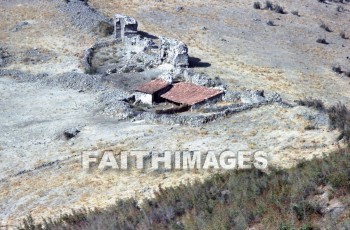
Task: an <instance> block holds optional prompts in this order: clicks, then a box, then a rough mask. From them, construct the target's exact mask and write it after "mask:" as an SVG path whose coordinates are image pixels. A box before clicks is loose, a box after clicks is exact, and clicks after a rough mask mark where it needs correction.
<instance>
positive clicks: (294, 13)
mask: <svg viewBox="0 0 350 230" xmlns="http://www.w3.org/2000/svg"><path fill="white" fill-rule="evenodd" d="M291 13H292V14H293V15H295V16H298V17H300V14H299V12H298V11H297V10H293V11H292V12H291Z"/></svg>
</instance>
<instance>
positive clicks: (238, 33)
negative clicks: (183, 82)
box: [89, 0, 350, 105]
mask: <svg viewBox="0 0 350 230" xmlns="http://www.w3.org/2000/svg"><path fill="white" fill-rule="evenodd" d="M89 2H90V4H92V5H93V6H94V7H96V8H97V9H99V10H101V11H102V12H104V13H106V14H107V15H109V16H112V15H113V14H115V13H116V12H118V13H123V14H129V15H131V16H133V17H135V18H136V19H137V20H138V21H139V22H140V29H141V30H144V31H147V32H149V33H151V34H156V35H161V34H162V35H167V36H169V37H174V38H178V39H180V40H182V41H184V42H185V43H187V45H188V46H189V47H190V49H189V51H190V55H192V56H194V57H196V58H200V59H201V61H202V66H207V65H205V63H209V64H210V67H208V68H205V67H203V68H201V70H200V71H204V72H208V73H209V74H210V75H212V76H220V77H222V78H224V79H225V80H227V81H228V82H230V83H231V84H230V86H231V87H239V88H243V87H247V88H254V89H265V90H271V91H276V92H278V93H280V94H281V95H282V96H283V98H288V99H299V98H304V97H314V98H320V99H323V100H324V101H326V102H327V103H329V104H334V103H336V102H338V101H342V102H343V103H346V104H347V105H349V104H348V103H349V101H350V100H349V97H350V94H349V92H350V91H349V90H348V89H349V83H350V79H349V78H347V77H345V76H339V75H337V74H335V73H334V72H332V66H333V65H341V66H342V67H343V69H344V70H345V71H350V59H349V58H347V57H349V55H350V54H349V51H348V50H349V46H350V39H342V38H341V37H340V35H339V33H340V32H342V31H345V33H346V34H347V35H348V36H350V31H349V27H348V26H346V25H347V23H348V21H349V19H350V13H349V10H350V5H349V4H348V3H347V4H341V3H332V2H331V3H327V4H324V3H320V2H318V1H308V0H297V1H292V0H288V1H283V2H281V1H273V2H274V3H278V4H279V5H280V6H282V7H284V8H285V10H286V11H287V12H288V14H278V13H276V12H273V11H268V10H256V9H254V8H253V3H254V2H255V1H245V0H238V1H212V0H210V1H209V0H207V1H199V0H190V1H185V2H184V1H181V0H171V1H147V2H145V1H140V0H132V1H119V0H118V1H117V0H102V1H100V0H90V1H89ZM260 2H261V4H262V7H264V1H260ZM179 6H180V7H183V10H180V11H178V10H177V7H179ZM338 6H341V7H343V8H344V11H343V12H338V11H337V7H338ZM295 10H296V11H298V12H299V14H300V17H298V16H295V15H293V14H291V11H295ZM268 20H273V21H274V23H275V24H276V26H268V25H267V24H266V22H267V21H268ZM321 22H324V23H325V24H326V25H327V26H329V27H330V29H331V30H332V31H333V32H326V31H325V30H324V29H322V28H320V25H321ZM203 27H205V28H206V29H203ZM318 38H326V40H327V41H328V42H329V43H330V44H329V45H323V44H319V43H317V42H316V40H317V39H318Z"/></svg>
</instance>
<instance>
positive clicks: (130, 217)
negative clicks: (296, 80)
mask: <svg viewBox="0 0 350 230" xmlns="http://www.w3.org/2000/svg"><path fill="white" fill-rule="evenodd" d="M349 156H350V155H349V149H341V150H338V151H337V152H335V153H333V154H332V155H331V156H330V157H325V158H324V159H314V160H312V161H310V162H302V163H300V164H298V165H297V167H294V168H292V169H288V170H276V169H274V170H271V171H270V172H269V174H265V173H261V172H260V171H258V170H253V171H239V172H230V173H225V174H219V175H218V174H216V175H212V176H211V177H209V178H207V179H206V180H205V181H204V182H197V183H195V184H192V185H191V184H187V185H180V186H178V187H176V188H166V189H164V188H163V189H161V190H160V191H159V192H158V193H157V194H156V197H155V198H154V199H148V200H147V201H146V202H144V203H143V204H141V205H138V204H137V201H136V200H134V199H128V200H119V201H118V202H117V203H116V204H114V205H111V206H110V207H108V208H106V209H103V210H84V209H83V210H79V211H76V212H75V213H73V214H70V215H63V216H62V217H61V218H60V219H59V220H57V221H54V222H50V220H47V222H46V224H45V225H44V226H45V227H47V228H53V229H115V228H116V229H168V228H171V229H237V230H241V229H242V230H243V229H250V230H263V229H348V228H349V227H350V223H349V221H350V219H349V205H350V203H349V196H350V194H349V192H350V184H349V180H348V179H347V178H348V174H349V166H350V165H349V162H350V161H349V160H350V159H349ZM23 227H24V229H41V225H35V223H33V220H32V219H31V218H28V219H27V220H26V222H25V225H23Z"/></svg>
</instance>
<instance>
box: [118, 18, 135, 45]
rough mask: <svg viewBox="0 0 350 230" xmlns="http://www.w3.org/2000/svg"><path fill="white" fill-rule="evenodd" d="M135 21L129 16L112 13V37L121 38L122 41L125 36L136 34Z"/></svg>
mask: <svg viewBox="0 0 350 230" xmlns="http://www.w3.org/2000/svg"><path fill="white" fill-rule="evenodd" d="M137 27H138V23H137V21H136V20H135V19H134V18H132V17H129V16H126V15H122V14H116V15H114V37H115V38H116V39H118V38H121V39H122V40H123V41H124V40H125V39H126V38H130V37H133V36H135V35H137Z"/></svg>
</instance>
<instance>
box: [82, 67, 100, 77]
mask: <svg viewBox="0 0 350 230" xmlns="http://www.w3.org/2000/svg"><path fill="white" fill-rule="evenodd" d="M85 73H86V74H90V75H94V74H96V73H97V68H95V67H90V68H89V69H85Z"/></svg>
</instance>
